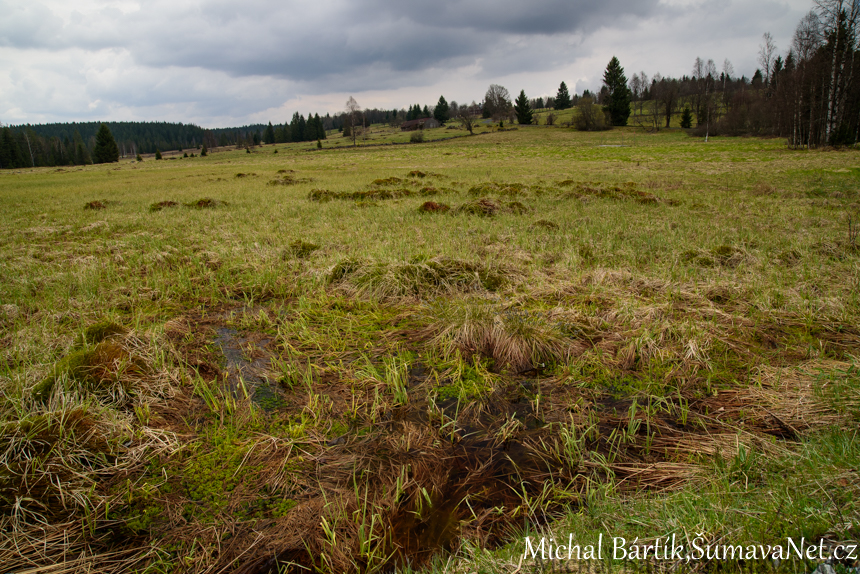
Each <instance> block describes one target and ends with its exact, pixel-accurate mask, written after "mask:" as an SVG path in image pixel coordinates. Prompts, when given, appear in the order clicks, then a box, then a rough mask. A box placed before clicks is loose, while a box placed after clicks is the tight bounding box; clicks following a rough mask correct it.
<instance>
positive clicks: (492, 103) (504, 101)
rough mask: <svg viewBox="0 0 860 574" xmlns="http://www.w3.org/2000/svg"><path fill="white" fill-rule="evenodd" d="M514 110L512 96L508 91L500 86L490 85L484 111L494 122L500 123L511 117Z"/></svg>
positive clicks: (485, 97)
mask: <svg viewBox="0 0 860 574" xmlns="http://www.w3.org/2000/svg"><path fill="white" fill-rule="evenodd" d="M512 109H513V107H512V106H511V94H509V93H508V90H507V89H506V88H504V87H502V86H500V85H498V84H490V87H489V88H487V93H486V95H485V96H484V110H485V111H487V112H488V113H489V114H490V117H491V118H493V120H494V121H499V120H501V119H504V118H507V117H510V115H511V110H512Z"/></svg>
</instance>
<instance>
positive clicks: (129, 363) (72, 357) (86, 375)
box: [33, 341, 143, 401]
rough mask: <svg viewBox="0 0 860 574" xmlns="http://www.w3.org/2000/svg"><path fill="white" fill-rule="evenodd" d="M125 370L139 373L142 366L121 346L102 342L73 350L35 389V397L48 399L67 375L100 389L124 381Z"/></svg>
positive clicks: (86, 385)
mask: <svg viewBox="0 0 860 574" xmlns="http://www.w3.org/2000/svg"><path fill="white" fill-rule="evenodd" d="M123 369H129V370H133V371H136V372H140V371H141V370H142V369H143V365H141V364H140V363H139V362H138V361H136V360H134V359H133V358H132V357H131V356H130V355H129V353H128V351H126V349H125V348H123V347H122V346H121V345H119V344H117V343H115V342H112V341H102V342H101V343H99V344H98V345H96V346H95V347H94V348H92V349H81V350H78V351H74V352H72V353H70V354H68V355H66V357H64V358H63V359H62V360H61V361H60V362H58V363H57V364H56V365H54V368H53V370H52V371H51V374H50V375H48V376H47V377H45V378H44V379H43V380H42V381H41V382H40V383H38V384H37V385H36V386H35V387H34V388H33V398H35V399H36V400H38V401H46V400H47V399H48V397H50V396H51V393H53V391H54V387H55V386H56V384H57V382H58V381H60V380H61V379H63V378H66V379H67V380H68V381H70V382H74V383H77V384H79V385H81V386H82V387H84V388H85V389H86V390H89V391H99V390H101V388H102V387H103V386H104V385H105V383H108V384H109V383H112V382H121V381H120V378H119V377H118V375H119V373H120V372H121V371H122V370H123Z"/></svg>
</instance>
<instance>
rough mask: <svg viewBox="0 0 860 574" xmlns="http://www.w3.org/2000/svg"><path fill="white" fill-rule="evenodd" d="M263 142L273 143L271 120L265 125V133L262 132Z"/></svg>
mask: <svg viewBox="0 0 860 574" xmlns="http://www.w3.org/2000/svg"><path fill="white" fill-rule="evenodd" d="M263 143H267V144H273V143H275V128H274V127H273V126H272V122H269V125H268V126H267V127H266V131H265V133H263Z"/></svg>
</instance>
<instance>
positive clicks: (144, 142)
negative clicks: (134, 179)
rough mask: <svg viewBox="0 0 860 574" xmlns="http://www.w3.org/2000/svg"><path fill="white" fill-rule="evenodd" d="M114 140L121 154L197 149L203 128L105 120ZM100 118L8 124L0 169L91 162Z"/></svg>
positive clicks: (1, 145) (1, 141)
mask: <svg viewBox="0 0 860 574" xmlns="http://www.w3.org/2000/svg"><path fill="white" fill-rule="evenodd" d="M104 123H105V125H107V127H108V128H109V129H110V132H111V133H112V134H113V137H114V139H115V140H116V143H117V147H118V149H119V154H120V157H127V156H131V157H134V156H136V155H137V154H140V153H155V152H156V151H157V150H169V149H176V150H180V151H181V150H183V149H196V148H198V147H199V146H200V145H201V144H202V143H203V142H204V136H205V130H204V129H203V128H201V127H199V126H195V125H193V124H181V123H168V122H104ZM101 125H102V122H80V123H75V122H73V123H66V124H59V123H57V124H40V125H24V126H7V127H4V128H2V133H0V169H9V168H18V167H40V166H57V165H86V164H90V163H92V162H93V159H92V156H93V153H94V151H95V149H96V139H97V138H96V136H97V134H98V131H99V128H100V127H101Z"/></svg>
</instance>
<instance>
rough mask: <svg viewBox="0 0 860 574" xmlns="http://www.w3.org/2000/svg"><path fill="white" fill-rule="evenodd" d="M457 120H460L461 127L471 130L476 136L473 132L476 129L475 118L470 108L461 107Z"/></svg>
mask: <svg viewBox="0 0 860 574" xmlns="http://www.w3.org/2000/svg"><path fill="white" fill-rule="evenodd" d="M457 120H459V122H460V125H461V126H463V127H464V128H466V129H467V130H469V133H470V134H474V133H475V132H474V131H473V130H474V129H475V116H474V114H473V113H472V110H471V109H470V106H460V110H459V112H458V114H457Z"/></svg>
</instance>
